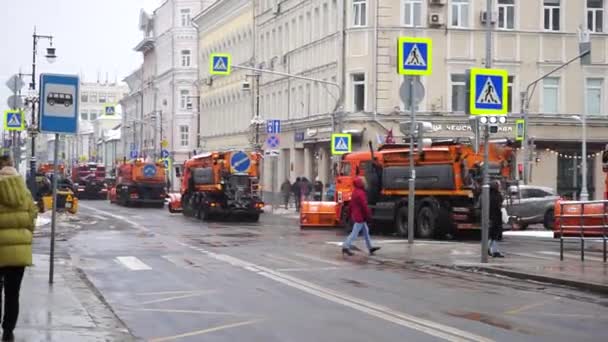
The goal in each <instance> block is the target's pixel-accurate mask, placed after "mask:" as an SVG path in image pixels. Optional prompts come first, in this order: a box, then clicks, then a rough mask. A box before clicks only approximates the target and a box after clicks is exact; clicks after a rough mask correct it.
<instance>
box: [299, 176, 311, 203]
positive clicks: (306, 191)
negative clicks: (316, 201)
mask: <svg viewBox="0 0 608 342" xmlns="http://www.w3.org/2000/svg"><path fill="white" fill-rule="evenodd" d="M311 192H312V183H311V182H310V181H309V180H308V178H306V177H302V181H301V182H300V194H301V196H302V200H303V201H308V200H310V193H311Z"/></svg>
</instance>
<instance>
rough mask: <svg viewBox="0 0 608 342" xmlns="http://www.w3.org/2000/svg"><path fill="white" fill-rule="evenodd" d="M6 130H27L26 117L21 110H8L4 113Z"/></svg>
mask: <svg viewBox="0 0 608 342" xmlns="http://www.w3.org/2000/svg"><path fill="white" fill-rule="evenodd" d="M4 129H5V130H7V131H23V130H25V117H24V116H23V112H22V111H20V110H7V111H5V112H4Z"/></svg>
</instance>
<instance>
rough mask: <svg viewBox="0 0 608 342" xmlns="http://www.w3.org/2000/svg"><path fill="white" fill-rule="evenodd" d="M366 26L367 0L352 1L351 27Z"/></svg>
mask: <svg viewBox="0 0 608 342" xmlns="http://www.w3.org/2000/svg"><path fill="white" fill-rule="evenodd" d="M366 25H367V0H353V26H366Z"/></svg>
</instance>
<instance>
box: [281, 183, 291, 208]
mask: <svg viewBox="0 0 608 342" xmlns="http://www.w3.org/2000/svg"><path fill="white" fill-rule="evenodd" d="M281 194H282V195H283V203H284V204H285V209H289V197H290V195H291V182H290V181H289V179H286V180H285V181H284V182H283V184H281Z"/></svg>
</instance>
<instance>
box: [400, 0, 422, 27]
mask: <svg viewBox="0 0 608 342" xmlns="http://www.w3.org/2000/svg"><path fill="white" fill-rule="evenodd" d="M401 8H402V10H403V13H402V15H401V18H402V19H403V21H402V24H403V26H409V27H418V26H421V22H420V20H421V19H422V0H402V5H401Z"/></svg>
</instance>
